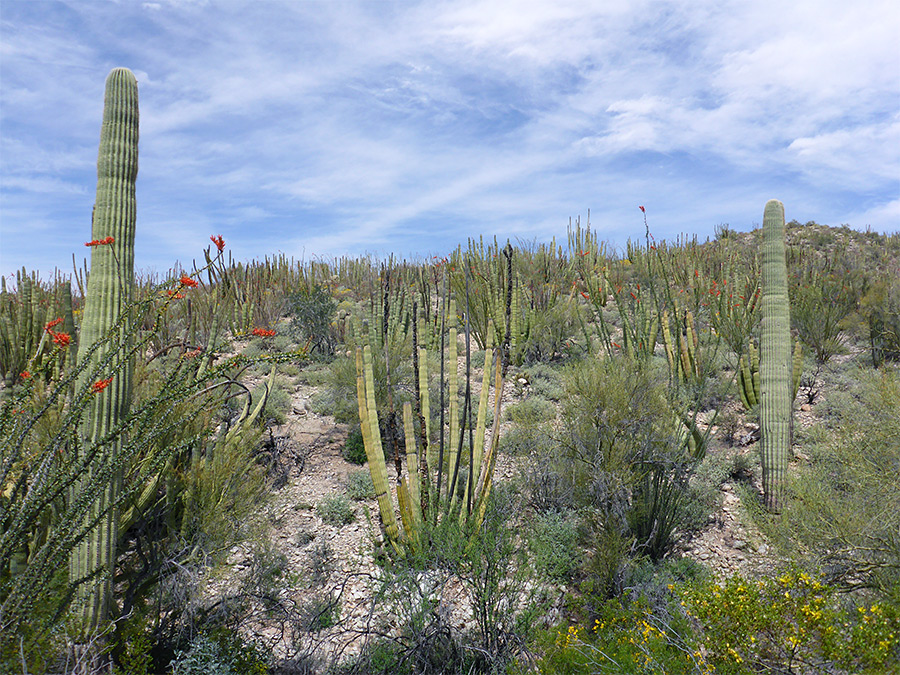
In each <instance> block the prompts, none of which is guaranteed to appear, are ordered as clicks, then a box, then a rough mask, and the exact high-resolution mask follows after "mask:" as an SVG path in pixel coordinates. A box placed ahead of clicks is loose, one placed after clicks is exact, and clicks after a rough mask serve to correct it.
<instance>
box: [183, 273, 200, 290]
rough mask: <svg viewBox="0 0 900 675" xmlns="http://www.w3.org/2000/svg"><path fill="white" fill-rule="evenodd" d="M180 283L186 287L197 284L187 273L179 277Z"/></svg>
mask: <svg viewBox="0 0 900 675" xmlns="http://www.w3.org/2000/svg"><path fill="white" fill-rule="evenodd" d="M180 281H181V283H182V284H183V285H185V286H187V287H188V288H193V287H194V286H196V285H197V282H196V281H194V280H193V279H191V278H190V277H189V276H188V275H187V274H183V275H182V276H181V279H180Z"/></svg>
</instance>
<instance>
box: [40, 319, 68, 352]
mask: <svg viewBox="0 0 900 675" xmlns="http://www.w3.org/2000/svg"><path fill="white" fill-rule="evenodd" d="M61 323H62V319H58V318H57V319H53V321H49V322H47V325H46V326H44V330H45V331H47V333H48V334H49V335H50V337H52V338H53V343H54V344H57V345H59V346H60V347H68V346H69V345H70V344H71V343H72V336H71V335H69V334H68V333H57V332H56V331H55V330H53V327H54V326H58V325H59V324H61Z"/></svg>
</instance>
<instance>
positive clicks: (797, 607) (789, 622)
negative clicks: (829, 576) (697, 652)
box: [682, 570, 900, 674]
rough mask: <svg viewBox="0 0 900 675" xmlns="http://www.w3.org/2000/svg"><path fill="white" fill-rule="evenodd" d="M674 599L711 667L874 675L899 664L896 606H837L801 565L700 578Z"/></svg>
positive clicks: (832, 592)
mask: <svg viewBox="0 0 900 675" xmlns="http://www.w3.org/2000/svg"><path fill="white" fill-rule="evenodd" d="M682 597H683V600H682V602H683V603H684V606H685V608H686V610H687V612H688V615H689V616H690V617H691V618H692V619H693V620H695V621H696V622H697V623H698V624H699V627H700V635H699V637H700V638H701V639H702V644H703V646H704V652H705V658H706V659H707V660H708V661H709V664H710V665H711V666H712V667H713V668H714V669H715V670H716V672H725V673H728V672H734V673H757V672H797V670H795V669H799V670H800V671H802V672H836V670H837V669H840V670H841V671H843V672H854V673H873V674H874V673H885V672H888V670H886V669H887V668H891V667H893V666H896V665H897V664H898V663H900V640H898V636H900V605H897V604H896V603H895V602H884V603H872V604H862V605H859V606H858V607H853V606H849V607H848V606H845V605H843V604H842V603H841V602H840V601H839V598H838V595H837V589H836V588H835V587H834V586H831V585H829V584H827V583H826V582H825V581H824V579H823V578H822V577H816V576H813V575H810V574H807V573H806V572H803V571H797V570H791V571H788V572H785V573H782V574H780V575H778V576H777V577H776V578H771V579H759V580H755V581H750V580H746V579H742V578H740V577H731V578H729V579H728V580H726V581H724V582H706V583H702V584H699V585H697V586H693V587H688V588H687V589H686V590H685V591H684V592H683V594H682Z"/></svg>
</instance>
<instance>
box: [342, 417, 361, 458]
mask: <svg viewBox="0 0 900 675" xmlns="http://www.w3.org/2000/svg"><path fill="white" fill-rule="evenodd" d="M341 456H342V457H343V458H344V459H345V460H346V461H348V462H350V463H351V464H359V465H363V464H365V463H366V446H365V444H364V443H363V435H362V432H361V431H360V429H359V427H358V426H357V427H356V428H355V429H353V430H352V431H351V432H350V434H349V435H348V436H347V441H346V443H344V449H343V450H341Z"/></svg>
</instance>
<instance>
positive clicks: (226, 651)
mask: <svg viewBox="0 0 900 675" xmlns="http://www.w3.org/2000/svg"><path fill="white" fill-rule="evenodd" d="M169 667H170V668H171V669H172V671H171V672H172V675H266V673H268V672H269V667H268V658H267V656H266V652H265V650H264V649H263V648H262V647H261V646H260V645H257V644H256V643H253V642H245V641H243V640H242V639H241V638H240V637H238V636H237V635H235V634H234V633H231V632H228V631H224V630H217V631H215V632H214V633H213V634H212V635H209V636H208V635H200V636H198V637H197V638H196V639H195V640H194V641H193V642H192V643H191V645H190V647H188V648H187V649H185V650H180V651H177V652H176V655H175V658H174V659H173V660H172V662H171V663H170V664H169Z"/></svg>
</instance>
